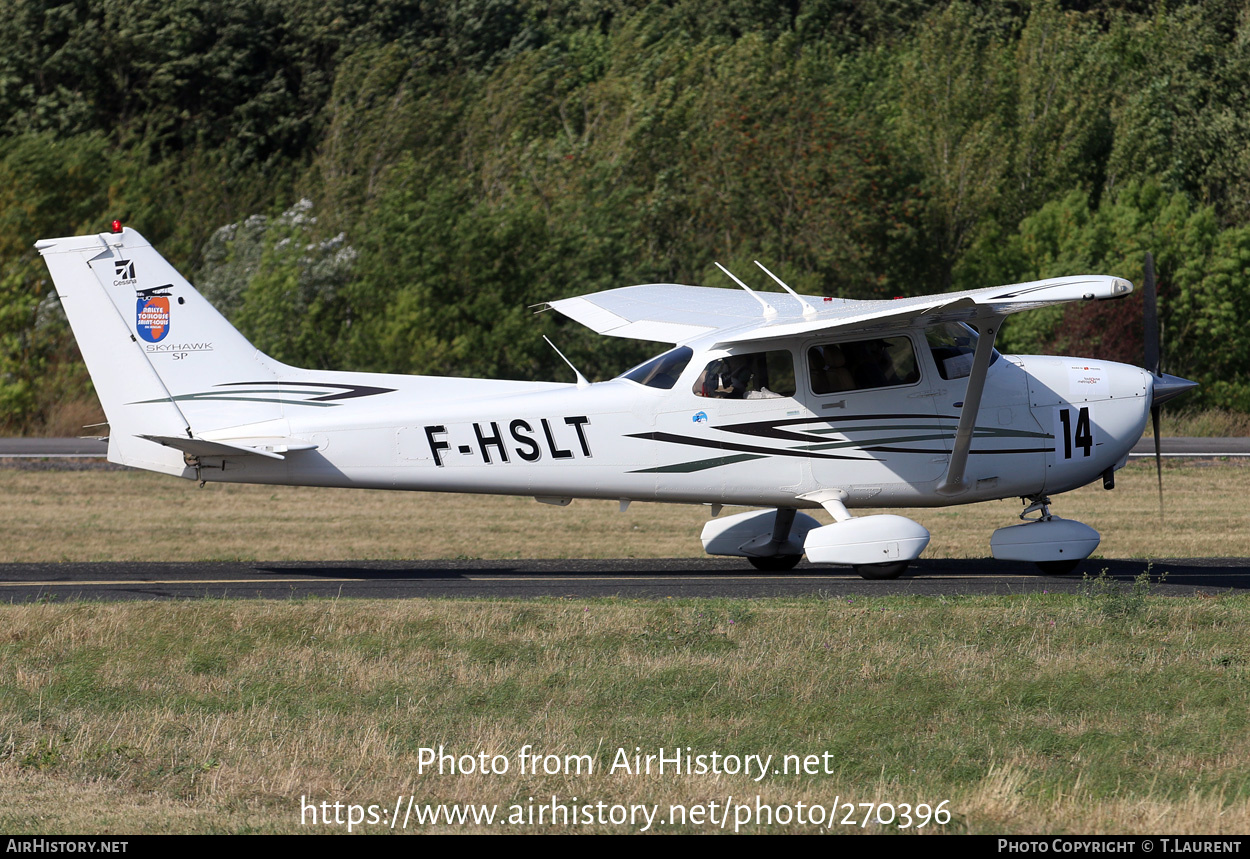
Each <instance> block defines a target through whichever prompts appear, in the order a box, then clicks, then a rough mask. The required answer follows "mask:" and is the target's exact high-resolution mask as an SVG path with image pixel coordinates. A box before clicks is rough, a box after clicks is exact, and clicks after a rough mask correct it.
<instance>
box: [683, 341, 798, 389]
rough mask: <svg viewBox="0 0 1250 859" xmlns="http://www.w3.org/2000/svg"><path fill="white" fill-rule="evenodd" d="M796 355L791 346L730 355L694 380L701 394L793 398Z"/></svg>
mask: <svg viewBox="0 0 1250 859" xmlns="http://www.w3.org/2000/svg"><path fill="white" fill-rule="evenodd" d="M794 392H795V384H794V357H793V356H792V355H791V354H790V351H789V350H788V349H777V350H774V351H772V352H750V353H748V354H745V355H726V356H725V357H723V358H716V359H714V360H713V361H711V362H710V363H709V364H708V365H707V366H706V367H704V368H703V372H702V373H700V374H699V378H698V379H696V380H695V383H694V393H695V395H696V396H700V397H714V398H717V399H729V400H763V399H770V398H773V397H793V396H794Z"/></svg>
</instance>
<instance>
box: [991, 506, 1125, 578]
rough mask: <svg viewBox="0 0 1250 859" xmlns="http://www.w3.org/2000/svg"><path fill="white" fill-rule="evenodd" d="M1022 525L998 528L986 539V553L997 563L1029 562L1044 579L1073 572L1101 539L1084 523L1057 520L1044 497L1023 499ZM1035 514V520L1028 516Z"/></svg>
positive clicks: (1072, 520) (1071, 520)
mask: <svg viewBox="0 0 1250 859" xmlns="http://www.w3.org/2000/svg"><path fill="white" fill-rule="evenodd" d="M1025 501H1027V502H1030V503H1029V504H1028V506H1026V507H1025V508H1024V512H1022V513H1021V514H1020V518H1021V519H1023V520H1024V524H1023V525H1010V526H1008V527H1006V528H999V529H998V530H997V531H995V532H994V535H993V537H991V538H990V552H991V554H993V556H994V557H995V558H997V559H999V560H1000V561H1029V562H1032V563H1034V564H1037V566H1038V569H1040V570H1041V571H1042V572H1043V573H1045V574H1046V575H1048V576H1059V575H1064V574H1065V573H1070V572H1072V571H1073V570H1075V569H1076V567H1077V565H1078V564H1080V563H1081V561H1083V560H1085V559H1086V558H1088V557H1089V556H1090V555H1091V554H1093V552H1094V550H1095V549H1097V548H1098V543H1099V542H1100V541H1101V540H1102V537H1101V536H1100V535H1099V533H1098V532H1097V531H1095V530H1094V529H1093V528H1091V527H1089V526H1088V525H1086V524H1085V523H1084V522H1077V521H1076V520H1075V519H1061V518H1059V517H1058V516H1055V515H1053V514H1052V513H1051V512H1050V503H1051V502H1050V499H1049V498H1047V497H1046V496H1045V495H1039V496H1033V497H1030V498H1026V499H1025ZM1034 513H1036V514H1037V516H1036V517H1031V514H1034Z"/></svg>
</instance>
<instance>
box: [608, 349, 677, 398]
mask: <svg viewBox="0 0 1250 859" xmlns="http://www.w3.org/2000/svg"><path fill="white" fill-rule="evenodd" d="M693 357H694V350H692V349H691V348H690V347H689V346H679V347H678V348H676V349H670V350H669V351H667V352H665V353H664V354H663V355H660V356H658V357H655V358H652V359H651V360H650V361H647V362H646V363H645V364H639V365H638V366H637V367H635V368H634V369H632V370H630V371H629V372H628V373H623V374H622V375H621V378H622V379H629V380H631V381H634V382H637V383H638V384H640V385H646V386H647V387H648V388H659V389H661V390H664V391H671V390H672V389H673V385H676V384H677V378H678V377H679V376H681V374H682V371H683V370H685V369H686V365H687V364H689V363H690V359H691V358H693Z"/></svg>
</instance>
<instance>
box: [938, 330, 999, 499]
mask: <svg viewBox="0 0 1250 859" xmlns="http://www.w3.org/2000/svg"><path fill="white" fill-rule="evenodd" d="M1000 324H1001V320H1000V319H999V318H998V317H996V316H989V315H986V316H982V317H981V318H980V319H977V320H976V326H977V334H978V337H977V351H976V352H975V353H974V354H973V356H972V373H971V374H970V375H969V376H968V390H967V393H965V394H964V405H963V411H961V412H960V413H959V427H958V428H957V429H956V430H955V449H954V450H952V451H951V461H950V465H949V466H947V468H946V476H945V477H944V478H942V482H941V483H940V484H938V488H937V492H938V494H939V495H959V494H960V493H962V492H967V491H968V485H967V484H966V483H964V470H965V469H966V468H967V465H968V451H969V450H971V448H972V434H973V432H974V430H975V429H976V425H977V412H978V411H980V409H981V394H982V393H983V392H984V391H985V377H986V375H987V374H988V373H989V369H990V358H992V357H993V355H994V340H995V339H996V338H997V337H998V328H999V325H1000Z"/></svg>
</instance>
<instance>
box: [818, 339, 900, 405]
mask: <svg viewBox="0 0 1250 859" xmlns="http://www.w3.org/2000/svg"><path fill="white" fill-rule="evenodd" d="M807 366H808V371H809V373H810V375H811V383H812V392H813V393H816V394H838V393H842V392H843V391H860V390H865V389H867V388H888V387H894V386H896V385H912V384H915V383H916V382H919V381H920V367H919V365H918V364H917V363H916V352H915V350H914V349H913V348H912V345H911V339H910V338H907V337H878V338H874V339H872V340H856V341H853V342H850V343H827V344H825V345H822V346H813V347H812V348H810V349H808V350H807Z"/></svg>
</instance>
